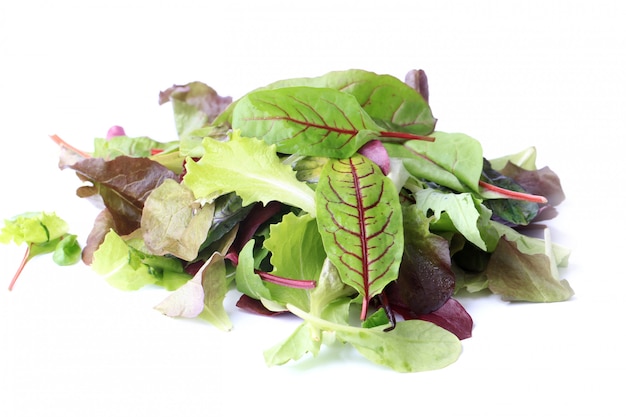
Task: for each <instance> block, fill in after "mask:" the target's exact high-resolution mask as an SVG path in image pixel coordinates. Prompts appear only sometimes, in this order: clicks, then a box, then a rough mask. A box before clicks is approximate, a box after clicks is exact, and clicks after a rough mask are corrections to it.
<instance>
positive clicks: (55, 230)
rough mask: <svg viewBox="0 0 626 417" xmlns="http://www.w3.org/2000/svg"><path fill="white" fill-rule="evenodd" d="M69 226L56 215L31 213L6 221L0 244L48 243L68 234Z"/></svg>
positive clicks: (0, 231)
mask: <svg viewBox="0 0 626 417" xmlns="http://www.w3.org/2000/svg"><path fill="white" fill-rule="evenodd" d="M68 230H69V225H68V224H67V222H66V221H65V220H63V219H62V218H60V217H59V216H57V215H56V214H55V213H46V212H29V213H23V214H20V215H19V216H15V217H13V218H11V219H5V220H4V227H3V228H2V230H0V243H9V242H11V241H13V242H14V243H15V244H16V245H21V244H22V243H35V244H37V243H46V242H49V241H51V240H55V239H58V238H59V237H61V236H63V235H64V234H66V233H67V232H68Z"/></svg>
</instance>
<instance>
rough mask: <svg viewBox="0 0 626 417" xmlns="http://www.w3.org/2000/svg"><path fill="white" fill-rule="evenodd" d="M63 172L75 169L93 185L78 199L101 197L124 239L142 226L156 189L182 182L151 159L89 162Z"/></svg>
mask: <svg viewBox="0 0 626 417" xmlns="http://www.w3.org/2000/svg"><path fill="white" fill-rule="evenodd" d="M62 168H70V169H73V170H74V171H76V174H77V175H78V176H79V178H81V179H82V180H83V181H90V182H91V183H92V185H91V186H84V187H81V188H79V190H78V191H77V193H78V195H79V196H80V197H93V196H95V195H99V196H100V197H101V198H102V201H103V202H104V205H105V206H106V208H108V209H109V211H110V213H111V216H112V217H113V221H114V224H115V227H114V230H115V231H116V232H117V233H118V234H120V235H125V234H129V233H131V232H133V231H134V230H136V229H137V228H138V227H139V226H140V221H141V211H142V209H143V205H144V202H145V201H146V198H147V197H148V195H149V194H150V192H151V191H152V190H153V189H155V188H156V187H158V186H159V185H160V184H161V183H162V182H163V181H164V180H165V179H166V178H170V179H174V180H178V176H177V175H176V174H175V173H174V172H172V171H171V170H169V169H167V168H165V167H164V166H163V165H161V164H159V163H158V162H154V161H152V160H150V159H149V158H133V157H128V156H119V157H117V158H115V159H113V160H110V161H105V160H104V159H102V158H88V159H84V160H82V161H79V162H77V163H75V164H74V165H70V166H64V167H62Z"/></svg>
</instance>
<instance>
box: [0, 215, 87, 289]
mask: <svg viewBox="0 0 626 417" xmlns="http://www.w3.org/2000/svg"><path fill="white" fill-rule="evenodd" d="M68 230H69V225H68V224H67V222H66V221H65V220H63V219H61V218H60V217H59V216H57V215H56V214H55V213H45V212H28V213H24V214H21V215H19V216H15V217H13V218H11V219H5V220H4V227H3V228H2V230H0V243H5V244H7V243H10V242H13V243H15V244H17V245H22V244H26V251H25V253H24V257H23V258H22V262H21V263H20V265H19V267H18V269H17V271H16V272H15V275H14V276H13V279H12V280H11V283H10V284H9V290H12V289H13V286H14V285H15V283H16V281H17V279H18V278H19V276H20V274H21V273H22V271H23V269H24V267H25V266H26V264H27V263H28V262H29V261H30V260H31V259H32V258H34V257H35V256H38V255H42V254H46V253H52V260H53V261H54V262H55V263H56V264H57V265H60V266H67V265H73V264H75V263H77V262H78V261H80V258H81V247H80V244H79V243H78V240H77V237H76V235H73V234H69V233H68Z"/></svg>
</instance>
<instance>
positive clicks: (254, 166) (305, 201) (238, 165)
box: [183, 132, 315, 215]
mask: <svg viewBox="0 0 626 417" xmlns="http://www.w3.org/2000/svg"><path fill="white" fill-rule="evenodd" d="M203 144H204V148H205V152H204V156H203V157H202V158H201V159H200V160H199V161H198V162H195V161H193V160H191V159H189V160H188V161H187V174H186V175H185V178H184V180H183V183H184V184H185V185H186V186H187V187H189V189H191V190H192V191H193V193H194V195H195V197H196V198H197V199H199V200H203V201H206V202H212V201H213V200H215V199H216V198H217V197H219V196H221V195H224V194H227V193H230V192H235V193H236V194H237V195H238V196H240V197H241V199H242V200H243V204H244V205H246V206H247V205H249V204H252V203H254V202H258V201H261V202H263V203H264V204H267V203H269V202H270V201H280V202H282V203H285V204H288V205H291V206H294V207H297V208H301V209H303V210H304V211H306V212H308V213H311V214H312V215H315V193H314V192H313V190H312V189H311V188H309V186H307V185H306V184H305V183H303V182H300V181H298V179H297V178H296V174H295V172H294V171H293V170H292V169H291V167H290V166H288V165H285V164H283V163H281V162H280V160H279V158H278V156H277V155H276V147H275V146H274V145H268V144H266V143H265V142H263V141H261V140H259V139H254V138H246V137H242V136H241V135H240V134H239V132H233V133H232V135H231V137H230V140H228V141H227V142H220V141H217V140H213V139H210V138H208V139H205V140H204V142H203Z"/></svg>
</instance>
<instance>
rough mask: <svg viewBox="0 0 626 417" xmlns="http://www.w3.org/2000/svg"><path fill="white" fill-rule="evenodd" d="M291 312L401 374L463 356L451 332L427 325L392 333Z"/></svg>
mask: <svg viewBox="0 0 626 417" xmlns="http://www.w3.org/2000/svg"><path fill="white" fill-rule="evenodd" d="M287 308H288V309H289V311H291V312H292V313H294V314H295V315H297V316H298V317H300V318H302V319H303V320H305V321H306V322H308V323H309V325H310V326H314V327H316V328H318V329H319V330H321V331H322V332H333V333H334V334H335V335H336V338H337V339H338V340H340V341H343V342H347V343H350V344H351V345H352V346H354V347H355V348H356V349H357V350H358V351H359V352H360V353H361V354H362V355H363V356H365V357H366V358H367V359H369V360H370V361H372V362H374V363H376V364H380V365H383V366H387V367H389V368H391V369H393V370H395V371H398V372H421V371H429V370H434V369H440V368H443V367H445V366H448V365H450V364H451V363H453V362H455V361H456V360H457V359H458V357H459V355H460V354H461V350H462V346H461V341H460V340H459V339H458V338H457V337H456V336H455V335H454V334H452V333H450V332H449V331H447V330H445V329H443V328H441V327H439V326H437V325H435V324H433V323H430V322H426V321H421V320H406V321H402V322H398V323H397V324H396V327H395V329H394V330H392V331H385V329H386V328H388V326H387V325H385V326H379V327H373V328H362V327H355V326H349V325H345V324H339V323H334V322H331V321H328V320H324V319H322V318H320V317H317V316H314V315H312V314H309V313H306V312H305V311H302V310H300V309H298V308H297V307H295V306H292V305H287Z"/></svg>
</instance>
